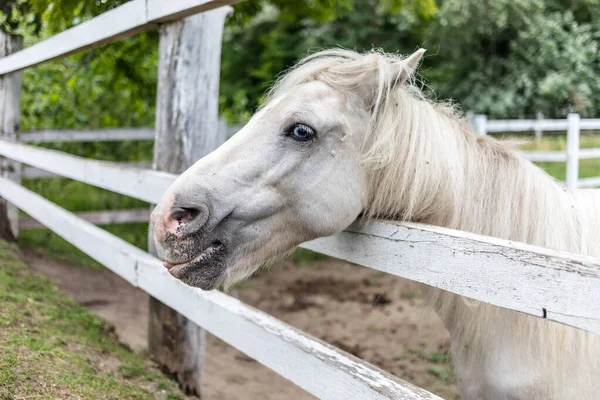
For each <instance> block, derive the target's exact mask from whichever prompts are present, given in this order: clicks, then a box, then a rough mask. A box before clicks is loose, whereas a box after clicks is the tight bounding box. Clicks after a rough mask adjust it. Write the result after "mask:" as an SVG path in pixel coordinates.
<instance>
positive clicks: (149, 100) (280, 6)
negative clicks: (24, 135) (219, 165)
mask: <svg viewBox="0 0 600 400" xmlns="http://www.w3.org/2000/svg"><path fill="white" fill-rule="evenodd" d="M124 2H125V0H28V1H25V0H4V1H2V2H0V23H1V25H2V29H3V30H5V31H9V32H12V33H17V34H21V35H23V36H24V37H25V42H26V45H30V44H32V43H35V42H36V41H39V40H41V39H43V38H45V37H47V36H49V35H52V34H55V33H57V32H60V31H62V30H64V29H66V28H68V27H70V26H73V25H76V24H79V23H81V22H82V21H85V20H86V19H89V18H91V17H93V16H95V15H97V14H100V13H102V12H105V11H107V10H109V9H111V8H113V7H116V6H118V5H120V4H122V3H124ZM234 8H235V13H234V16H233V17H232V18H230V19H229V21H228V22H227V27H226V32H225V38H224V44H223V57H222V72H221V96H220V112H221V114H222V115H223V116H224V117H225V118H226V119H227V120H228V121H229V122H231V123H239V122H244V121H245V120H246V119H247V118H248V117H249V116H250V115H251V114H252V113H253V111H254V109H255V108H256V107H257V105H258V104H260V102H261V99H262V96H263V93H264V92H265V90H266V89H267V88H268V86H269V85H270V84H272V83H273V82H274V80H275V79H276V77H277V75H278V74H280V73H281V72H282V71H284V70H285V69H286V68H288V67H290V66H291V65H293V64H294V62H295V61H297V60H298V59H299V58H300V57H302V56H303V55H305V54H306V53H307V52H308V51H315V50H318V49H321V48H328V47H332V46H342V47H345V48H351V49H356V50H368V49H371V48H373V47H377V48H382V49H384V50H385V51H388V52H401V53H410V52H411V51H413V50H415V49H416V48H417V47H425V48H427V49H428V53H427V54H426V57H425V60H424V62H423V66H422V69H421V70H420V73H421V75H422V76H423V81H424V84H425V85H426V86H427V87H428V88H430V89H432V90H433V91H434V92H435V95H436V97H437V98H439V99H444V100H445V99H452V100H453V101H455V102H457V103H459V104H461V105H462V107H463V109H465V110H472V111H474V112H478V113H486V114H488V115H490V117H492V118H523V117H532V116H535V114H536V113H537V112H538V111H541V112H543V113H544V115H546V116H548V117H563V116H565V115H566V114H567V113H569V112H572V111H574V112H579V113H581V114H582V115H584V116H596V117H598V116H600V78H599V77H600V48H599V44H600V22H598V21H600V0H298V1H293V2H290V1H286V0H250V1H247V2H243V3H240V4H238V5H236V6H235V7H234ZM157 40H158V35H157V33H156V32H150V33H146V34H141V35H137V36H135V37H134V38H131V39H129V40H125V41H122V42H119V43H115V44H113V45H110V46H106V47H103V48H100V49H96V50H90V51H88V52H85V53H82V54H79V55H75V56H72V57H68V58H66V59H64V60H61V61H57V62H52V63H47V64H44V65H42V66H38V67H35V68H30V69H28V70H26V71H25V75H24V90H23V123H22V125H23V129H34V128H35V129H43V128H76V127H78V128H81V127H85V128H100V127H109V126H151V125H152V124H153V121H154V102H155V88H156V58H157ZM88 156H90V155H89V154H88Z"/></svg>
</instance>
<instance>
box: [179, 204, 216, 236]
mask: <svg viewBox="0 0 600 400" xmlns="http://www.w3.org/2000/svg"><path fill="white" fill-rule="evenodd" d="M208 214H209V213H208V207H207V206H206V205H205V204H197V205H196V204H194V205H193V206H185V207H181V206H179V207H173V208H171V215H170V220H171V221H177V225H176V227H173V228H172V229H175V228H176V230H177V233H179V234H183V235H187V234H192V233H196V232H198V231H199V230H200V229H201V228H202V227H203V226H204V224H206V221H208Z"/></svg>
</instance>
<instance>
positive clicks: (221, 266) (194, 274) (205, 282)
mask: <svg viewBox="0 0 600 400" xmlns="http://www.w3.org/2000/svg"><path fill="white" fill-rule="evenodd" d="M226 250H227V249H226V246H225V245H224V244H223V243H221V242H218V241H217V242H214V243H213V244H211V245H210V246H208V247H207V248H205V249H204V250H203V251H201V252H200V253H199V254H198V255H196V256H195V257H193V258H191V259H189V260H187V261H184V262H180V263H171V262H169V261H163V265H164V267H165V268H166V269H167V270H168V271H169V273H170V274H171V275H172V276H173V277H175V278H177V279H179V280H181V281H182V282H183V283H185V284H187V285H189V286H194V287H199V288H201V289H202V290H212V289H215V288H216V287H217V286H219V284H220V282H221V277H222V275H223V273H224V271H225V262H224V261H225V258H226V253H227V251H226Z"/></svg>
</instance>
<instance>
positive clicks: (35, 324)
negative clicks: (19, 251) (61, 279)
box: [0, 242, 182, 400]
mask: <svg viewBox="0 0 600 400" xmlns="http://www.w3.org/2000/svg"><path fill="white" fill-rule="evenodd" d="M15 250H16V248H15V247H12V246H10V245H7V244H6V243H4V242H0V399H1V400H8V399H16V398H28V399H29V398H31V399H42V398H43V399H47V398H84V399H175V398H182V395H181V392H180V391H179V389H178V388H177V385H176V383H175V382H173V381H172V380H170V379H168V378H167V377H165V376H164V375H163V374H161V373H160V372H159V371H158V370H157V369H156V368H155V366H154V365H153V364H151V363H150V362H149V361H148V360H147V359H146V358H145V357H144V356H143V354H137V353H133V352H131V351H129V350H128V349H126V348H125V347H123V346H121V345H120V344H119V343H118V341H117V338H116V336H115V334H114V331H113V329H111V327H110V326H108V325H107V324H105V323H104V322H102V321H101V320H100V319H99V318H98V317H96V316H94V315H92V314H91V312H89V311H88V310H87V309H86V308H85V307H82V306H79V305H78V304H76V303H75V302H74V301H73V300H71V299H70V298H68V297H66V296H64V295H62V294H60V293H59V292H58V291H57V289H56V287H55V285H54V284H52V283H51V282H50V281H48V280H47V279H45V278H43V277H41V276H38V275H36V274H34V273H32V272H31V270H30V269H29V268H28V267H27V266H26V265H25V264H23V263H22V262H21V261H19V260H18V259H16V258H15V257H14V255H13V254H14V253H13V252H14V251H15Z"/></svg>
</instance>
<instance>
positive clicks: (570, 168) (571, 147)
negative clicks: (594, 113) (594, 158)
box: [567, 114, 580, 189]
mask: <svg viewBox="0 0 600 400" xmlns="http://www.w3.org/2000/svg"><path fill="white" fill-rule="evenodd" d="M579 122H580V116H579V114H569V115H568V117H567V123H568V126H567V187H568V188H571V189H575V188H576V187H577V184H578V180H579V132H580V130H579Z"/></svg>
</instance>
